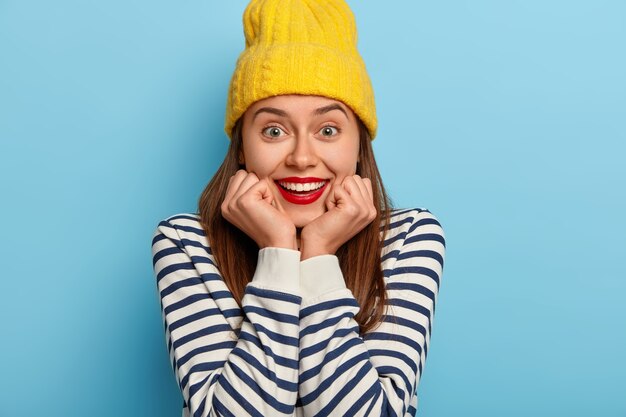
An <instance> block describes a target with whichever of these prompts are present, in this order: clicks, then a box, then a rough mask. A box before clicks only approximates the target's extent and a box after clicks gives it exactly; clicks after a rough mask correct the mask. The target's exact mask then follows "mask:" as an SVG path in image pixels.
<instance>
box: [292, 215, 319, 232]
mask: <svg viewBox="0 0 626 417" xmlns="http://www.w3.org/2000/svg"><path fill="white" fill-rule="evenodd" d="M288 214H289V218H290V219H291V221H292V222H293V224H294V225H295V226H296V227H297V228H299V229H301V228H303V227H304V226H306V225H307V224H309V223H311V222H312V221H313V220H315V219H317V218H318V217H319V216H321V215H322V214H324V211H319V212H311V213H303V212H302V211H299V212H297V213H288Z"/></svg>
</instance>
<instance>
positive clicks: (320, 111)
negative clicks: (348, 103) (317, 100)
mask: <svg viewBox="0 0 626 417" xmlns="http://www.w3.org/2000/svg"><path fill="white" fill-rule="evenodd" d="M333 110H339V111H340V112H342V113H343V114H344V115H345V116H346V119H349V117H348V113H347V112H346V111H345V110H344V108H343V107H342V106H341V105H340V104H337V103H333V104H329V105H328V106H324V107H320V108H319V109H315V110H314V111H313V114H314V115H315V116H320V115H322V114H326V113H328V112H330V111H333ZM260 113H270V114H275V115H276V116H281V117H288V116H289V113H287V112H286V111H284V110H281V109H277V108H276V107H261V108H260V109H258V110H257V111H255V112H254V115H253V116H252V120H253V121H254V119H256V117H257V116H258V115H259V114H260Z"/></svg>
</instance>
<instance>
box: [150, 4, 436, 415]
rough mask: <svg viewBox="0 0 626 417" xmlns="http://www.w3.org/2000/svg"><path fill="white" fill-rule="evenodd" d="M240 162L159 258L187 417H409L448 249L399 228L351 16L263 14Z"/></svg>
mask: <svg viewBox="0 0 626 417" xmlns="http://www.w3.org/2000/svg"><path fill="white" fill-rule="evenodd" d="M243 21H244V33H245V35H246V49H245V50H244V51H243V53H242V54H241V56H240V58H239V60H238V62H237V67H236V69H235V72H234V74H233V77H232V80H231V84H230V92H229V97H228V104H227V114H226V125H225V130H226V133H227V134H228V135H229V137H230V138H231V144H230V148H229V150H228V153H227V155H226V157H225V159H224V162H223V164H222V166H221V167H220V168H219V170H218V172H217V173H216V175H215V176H214V178H213V179H212V180H211V182H210V183H209V185H208V186H207V188H206V189H205V191H204V193H203V194H202V196H201V198H200V202H199V211H198V213H186V214H178V215H174V216H171V217H169V218H167V219H165V220H163V221H162V222H161V223H160V224H159V226H158V227H157V230H156V232H155V236H154V239H153V243H152V250H153V255H154V257H153V262H154V269H155V274H156V277H157V284H158V289H159V294H160V297H161V307H162V313H163V320H164V324H165V332H166V339H167V346H168V350H169V352H170V359H171V361H172V366H173V369H174V371H175V374H176V377H177V381H178V383H179V386H180V389H181V391H182V394H183V398H184V404H183V416H187V415H194V416H201V415H220V416H222V415H224V416H248V415H255V416H281V415H286V416H291V415H297V416H314V415H315V416H324V415H331V416H357V415H358V416H382V415H384V416H387V415H389V416H409V415H411V416H412V415H414V414H415V411H416V409H417V396H416V394H415V389H416V386H417V383H418V381H419V379H420V377H421V373H422V368H423V366H424V361H425V359H426V355H427V348H428V343H429V340H430V333H431V323H432V319H433V314H434V308H435V302H436V298H437V294H438V289H439V280H440V278H441V274H442V270H443V263H444V251H445V240H444V234H443V230H442V228H441V225H440V224H439V222H438V221H437V219H436V217H435V216H434V215H433V214H432V213H430V212H429V211H428V210H426V209H409V210H391V209H390V207H389V202H388V200H387V197H386V195H385V191H384V187H383V184H382V180H381V178H380V175H379V172H378V169H377V167H376V162H375V160H374V155H373V152H372V147H371V143H370V142H371V140H372V139H373V138H374V136H375V134H376V128H377V124H376V115H375V107H374V98H373V97H374V96H373V92H372V87H371V83H370V81H369V77H368V76H367V73H366V71H365V66H364V64H363V61H362V59H361V57H360V56H359V54H358V51H357V48H356V27H355V23H354V17H353V15H352V13H351V11H350V9H349V8H348V6H347V5H346V4H345V3H344V2H343V1H342V0H324V1H321V0H253V1H252V2H251V3H250V4H249V5H248V7H247V8H246V11H245V12H244V19H243Z"/></svg>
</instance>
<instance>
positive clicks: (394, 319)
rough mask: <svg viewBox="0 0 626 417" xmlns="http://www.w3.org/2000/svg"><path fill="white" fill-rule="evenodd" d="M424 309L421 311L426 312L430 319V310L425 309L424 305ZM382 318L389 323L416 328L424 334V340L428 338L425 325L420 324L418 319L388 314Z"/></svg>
mask: <svg viewBox="0 0 626 417" xmlns="http://www.w3.org/2000/svg"><path fill="white" fill-rule="evenodd" d="M420 307H421V306H420ZM422 309H423V310H424V311H423V312H421V313H422V314H424V315H425V316H426V317H428V318H429V319H430V317H429V316H428V310H427V309H425V308H424V307H422ZM382 320H383V321H384V322H387V323H394V324H396V325H400V326H404V327H409V328H410V329H413V330H415V331H417V332H420V333H421V334H422V336H424V340H426V329H425V328H424V326H422V325H421V324H419V323H418V322H416V321H413V320H409V319H405V318H403V317H400V316H388V315H384V316H383V317H382Z"/></svg>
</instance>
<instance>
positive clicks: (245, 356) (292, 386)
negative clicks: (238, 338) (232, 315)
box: [231, 347, 298, 392]
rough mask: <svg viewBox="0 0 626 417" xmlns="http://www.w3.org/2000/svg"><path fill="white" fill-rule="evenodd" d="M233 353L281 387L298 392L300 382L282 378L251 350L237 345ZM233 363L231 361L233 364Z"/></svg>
mask: <svg viewBox="0 0 626 417" xmlns="http://www.w3.org/2000/svg"><path fill="white" fill-rule="evenodd" d="M232 354H233V355H235V356H238V357H239V358H241V359H242V360H243V361H244V362H246V363H247V364H248V365H250V366H251V367H253V368H254V369H256V370H257V371H258V372H259V373H260V374H262V375H263V376H265V378H267V379H269V380H270V381H273V382H274V383H275V384H276V385H277V386H278V387H279V388H281V389H284V390H286V391H291V392H296V391H298V384H297V383H296V382H292V381H287V380H285V379H281V378H279V377H278V376H277V375H276V372H274V371H272V370H270V369H269V368H267V367H266V365H268V364H263V363H261V362H260V361H259V360H258V359H257V358H255V357H254V356H253V355H252V354H250V353H249V352H246V351H244V350H243V349H241V348H240V347H236V348H235V349H233V351H232ZM232 365H233V363H232V362H231V366H232Z"/></svg>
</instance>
